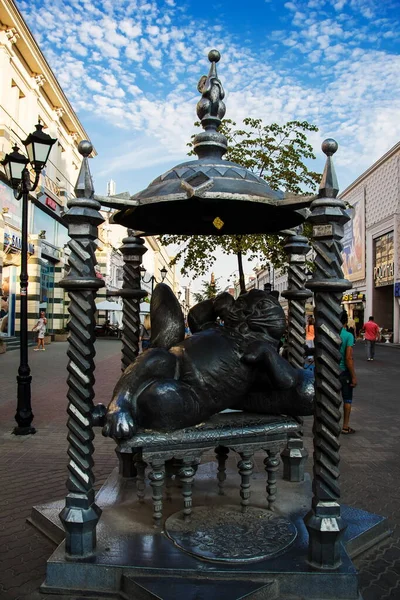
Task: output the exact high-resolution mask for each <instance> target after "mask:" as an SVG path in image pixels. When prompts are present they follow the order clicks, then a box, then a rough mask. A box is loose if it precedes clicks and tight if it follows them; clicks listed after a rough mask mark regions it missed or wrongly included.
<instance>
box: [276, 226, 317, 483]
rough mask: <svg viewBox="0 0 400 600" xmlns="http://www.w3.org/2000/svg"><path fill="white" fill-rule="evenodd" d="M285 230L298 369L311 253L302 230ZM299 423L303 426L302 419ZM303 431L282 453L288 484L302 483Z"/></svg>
mask: <svg viewBox="0 0 400 600" xmlns="http://www.w3.org/2000/svg"><path fill="white" fill-rule="evenodd" d="M298 229H299V231H296V230H285V231H283V232H282V233H285V234H286V239H285V246H284V248H285V252H286V254H287V257H288V262H289V268H288V289H287V290H286V291H284V292H283V293H282V296H283V297H284V298H287V300H288V360H289V362H290V364H291V365H293V367H295V368H296V369H303V368H304V359H305V343H306V335H305V327H304V324H305V320H306V301H307V298H309V297H310V296H312V293H311V292H310V291H309V290H307V289H306V288H305V283H306V280H307V275H306V254H307V253H308V251H309V250H310V246H309V244H308V240H307V238H306V237H305V236H304V235H302V234H301V231H300V230H301V228H298ZM297 422H298V423H299V424H300V425H303V419H302V417H297ZM302 435H303V432H302V430H300V432H299V435H295V436H292V437H291V438H290V439H289V442H288V445H287V447H286V448H285V450H284V451H283V452H282V454H281V458H282V462H283V478H284V479H286V480H288V481H303V480H304V470H305V464H306V461H307V458H308V452H307V450H306V449H305V448H304V443H303V439H302Z"/></svg>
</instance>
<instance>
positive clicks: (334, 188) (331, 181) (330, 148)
mask: <svg viewBox="0 0 400 600" xmlns="http://www.w3.org/2000/svg"><path fill="white" fill-rule="evenodd" d="M321 148H322V151H323V153H324V154H326V156H327V159H326V163H325V169H324V172H323V174H322V179H321V183H320V186H319V193H318V196H319V197H320V198H336V196H337V195H338V192H339V184H338V181H337V178H336V173H335V167H334V165H333V160H332V158H331V157H332V155H333V154H335V152H336V150H337V149H338V143H337V142H336V140H333V139H332V138H328V139H326V140H324V141H323V142H322V145H321Z"/></svg>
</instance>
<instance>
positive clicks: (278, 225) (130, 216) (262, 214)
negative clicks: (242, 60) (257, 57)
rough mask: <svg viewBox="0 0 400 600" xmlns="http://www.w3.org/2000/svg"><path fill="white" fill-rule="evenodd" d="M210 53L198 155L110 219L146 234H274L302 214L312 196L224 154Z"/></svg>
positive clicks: (221, 109)
mask: <svg viewBox="0 0 400 600" xmlns="http://www.w3.org/2000/svg"><path fill="white" fill-rule="evenodd" d="M208 58H209V60H210V62H211V67H210V72H209V74H208V76H203V77H202V78H201V79H200V81H199V85H198V89H199V91H200V92H201V94H202V98H201V100H200V101H199V102H198V105H197V115H198V117H199V118H200V120H201V124H202V126H203V127H204V129H205V131H204V132H202V133H200V134H198V135H197V136H196V137H195V139H194V151H195V152H196V154H197V155H198V160H191V161H188V162H185V163H182V164H180V165H177V166H176V167H174V168H173V169H170V170H169V171H167V172H166V173H164V174H163V175H161V176H160V177H157V178H156V179H155V180H154V181H153V182H152V183H151V184H150V185H149V186H148V187H147V188H146V189H145V190H143V191H141V192H138V193H137V194H135V195H134V196H132V197H131V200H130V205H129V206H127V207H126V208H124V209H122V210H121V211H120V212H118V213H116V214H115V215H114V218H113V221H114V222H115V223H118V224H120V225H124V226H125V227H129V228H132V229H136V230H139V231H143V232H145V233H146V234H148V235H151V234H153V235H155V234H163V233H165V234H176V235H179V234H182V235H210V234H211V235H226V234H250V233H274V232H277V231H280V230H281V229H285V228H290V227H295V226H296V225H299V224H300V223H302V222H303V221H304V216H303V215H302V214H301V213H299V212H296V211H297V210H298V209H301V208H304V207H306V206H308V205H309V203H310V201H311V199H312V197H310V196H308V197H305V196H296V195H290V196H286V195H285V194H284V193H283V192H281V191H275V190H272V189H271V188H270V186H269V185H268V183H267V182H266V181H265V179H262V178H261V177H258V176H257V175H255V174H254V173H252V172H251V171H249V170H247V169H245V168H244V167H242V166H240V165H238V164H236V163H233V162H230V161H227V160H224V159H223V158H222V156H223V154H225V152H226V150H227V140H226V138H225V136H224V135H222V134H221V133H219V132H218V131H217V129H218V127H219V125H220V124H221V120H222V118H223V116H224V114H225V104H224V102H223V98H224V95H225V94H224V90H223V88H222V84H221V82H220V80H219V79H218V76H217V71H216V63H217V62H218V61H219V58H220V55H219V52H217V51H216V50H212V51H211V52H210V53H209V55H208ZM132 202H136V205H135V206H132V204H131V203H132Z"/></svg>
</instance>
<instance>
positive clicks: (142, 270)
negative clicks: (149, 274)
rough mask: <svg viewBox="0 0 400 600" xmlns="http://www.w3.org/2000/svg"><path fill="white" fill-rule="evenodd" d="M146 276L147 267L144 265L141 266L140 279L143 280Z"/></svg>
mask: <svg viewBox="0 0 400 600" xmlns="http://www.w3.org/2000/svg"><path fill="white" fill-rule="evenodd" d="M145 275H146V267H144V266H143V265H141V266H140V277H141V278H142V279H143V277H144V276H145Z"/></svg>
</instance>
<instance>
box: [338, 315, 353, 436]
mask: <svg viewBox="0 0 400 600" xmlns="http://www.w3.org/2000/svg"><path fill="white" fill-rule="evenodd" d="M347 319H348V316H347V312H346V311H343V312H342V314H341V316H340V321H341V323H342V329H341V331H340V339H341V340H342V343H341V346H340V375H339V381H340V384H341V386H342V398H343V427H342V433H343V434H346V435H347V434H349V433H355V429H353V428H352V427H350V426H349V421H350V413H351V405H352V403H353V389H354V388H355V387H356V385H357V377H356V372H355V368H354V359H353V346H354V336H353V334H352V333H350V331H347Z"/></svg>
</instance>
